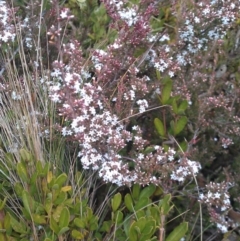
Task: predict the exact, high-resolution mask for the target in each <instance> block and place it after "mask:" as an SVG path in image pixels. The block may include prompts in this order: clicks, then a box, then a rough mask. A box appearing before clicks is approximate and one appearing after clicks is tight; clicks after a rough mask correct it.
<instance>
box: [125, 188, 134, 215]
mask: <svg viewBox="0 0 240 241" xmlns="http://www.w3.org/2000/svg"><path fill="white" fill-rule="evenodd" d="M124 204H125V206H126V207H127V209H128V210H129V211H130V212H133V200H132V197H131V195H130V194H129V193H128V194H126V195H125V197H124Z"/></svg>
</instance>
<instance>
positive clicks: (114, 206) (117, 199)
mask: <svg viewBox="0 0 240 241" xmlns="http://www.w3.org/2000/svg"><path fill="white" fill-rule="evenodd" d="M121 202H122V195H121V194H120V193H117V194H115V195H114V197H113V198H112V199H111V205H112V210H113V212H115V211H117V210H118V208H119V206H120V204H121Z"/></svg>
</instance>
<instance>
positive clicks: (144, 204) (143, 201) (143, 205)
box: [134, 197, 150, 211]
mask: <svg viewBox="0 0 240 241" xmlns="http://www.w3.org/2000/svg"><path fill="white" fill-rule="evenodd" d="M149 203H150V200H149V198H147V197H142V198H141V199H139V201H138V202H137V203H136V205H135V206H134V209H135V211H138V210H140V209H143V208H146V207H147V206H148V204H149Z"/></svg>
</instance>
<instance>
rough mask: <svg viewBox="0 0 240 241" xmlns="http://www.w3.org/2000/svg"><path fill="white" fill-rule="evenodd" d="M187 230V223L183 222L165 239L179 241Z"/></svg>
mask: <svg viewBox="0 0 240 241" xmlns="http://www.w3.org/2000/svg"><path fill="white" fill-rule="evenodd" d="M187 230H188V223H187V222H183V223H181V224H180V225H179V226H177V227H176V228H175V229H174V230H173V231H172V232H171V233H170V234H169V235H168V237H167V239H166V241H179V240H180V239H181V238H183V237H184V235H185V234H186V232H187Z"/></svg>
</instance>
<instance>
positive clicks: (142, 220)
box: [136, 217, 147, 233]
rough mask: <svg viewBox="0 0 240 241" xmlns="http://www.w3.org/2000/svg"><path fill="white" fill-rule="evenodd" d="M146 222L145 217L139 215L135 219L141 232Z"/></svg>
mask: <svg viewBox="0 0 240 241" xmlns="http://www.w3.org/2000/svg"><path fill="white" fill-rule="evenodd" d="M146 223H147V221H146V218H145V217H141V218H139V219H138V220H137V222H136V226H137V227H139V229H140V232H141V233H142V230H143V229H144V227H145V225H146Z"/></svg>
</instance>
